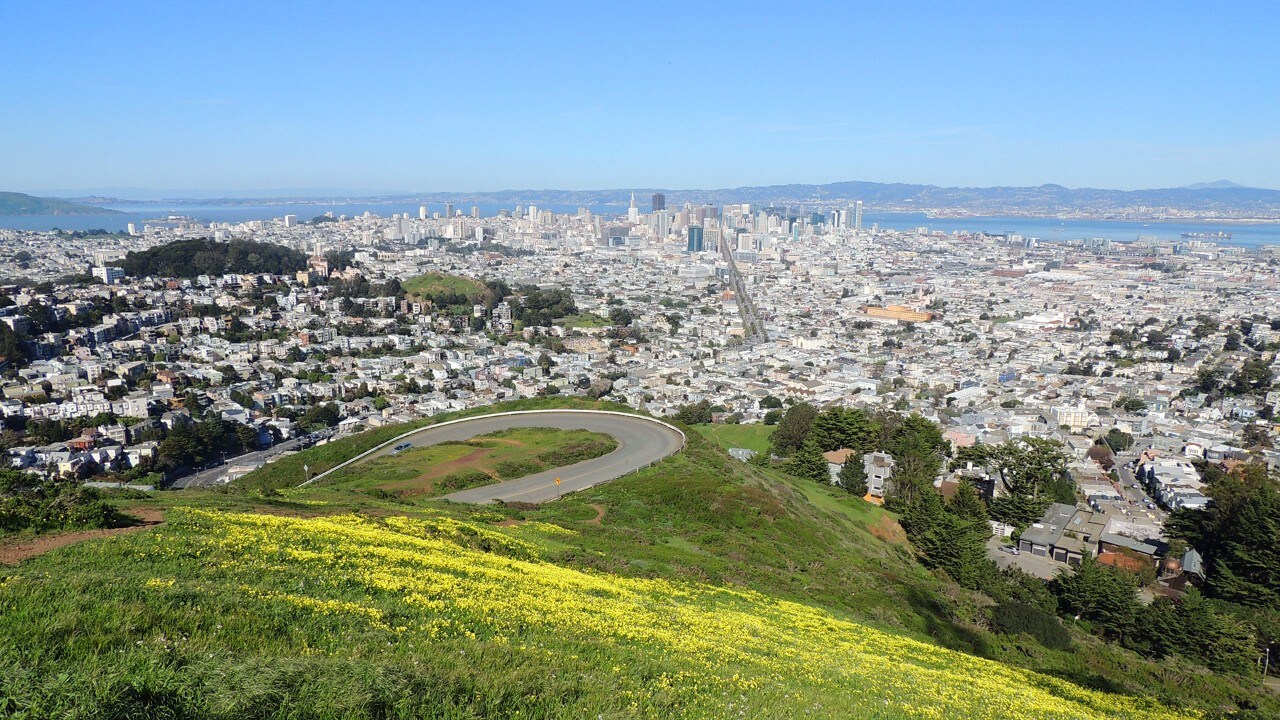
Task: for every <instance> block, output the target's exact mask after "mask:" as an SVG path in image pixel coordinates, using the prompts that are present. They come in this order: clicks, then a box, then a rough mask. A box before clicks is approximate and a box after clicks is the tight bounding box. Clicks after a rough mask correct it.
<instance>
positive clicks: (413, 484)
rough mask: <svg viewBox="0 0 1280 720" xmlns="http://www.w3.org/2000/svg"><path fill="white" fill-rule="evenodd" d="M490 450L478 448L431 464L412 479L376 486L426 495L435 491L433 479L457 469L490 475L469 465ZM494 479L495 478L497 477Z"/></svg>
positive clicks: (408, 495)
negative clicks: (451, 458) (429, 467)
mask: <svg viewBox="0 0 1280 720" xmlns="http://www.w3.org/2000/svg"><path fill="white" fill-rule="evenodd" d="M491 452H493V448H487V447H486V448H478V449H476V450H473V451H471V452H469V453H467V454H466V455H463V456H462V457H460V458H456V459H454V460H450V461H448V462H443V463H439V464H437V465H432V466H431V469H430V470H428V471H427V472H425V473H423V474H422V475H419V476H418V477H416V478H414V479H412V480H401V481H399V482H393V483H385V484H383V485H380V486H378V487H379V489H381V490H387V491H388V492H393V493H396V494H398V495H401V496H402V497H414V496H418V495H428V494H430V493H432V492H435V483H434V482H432V481H433V480H438V479H440V478H442V477H445V476H446V475H449V474H451V473H453V472H455V471H458V470H479V471H480V472H482V473H485V474H486V475H489V476H492V475H493V473H492V472H490V471H489V470H487V469H485V468H473V467H469V466H472V465H476V464H478V463H479V462H480V461H481V460H483V459H484V458H485V457H486V456H487V455H489V453H491ZM494 479H495V480H496V479H497V478H494Z"/></svg>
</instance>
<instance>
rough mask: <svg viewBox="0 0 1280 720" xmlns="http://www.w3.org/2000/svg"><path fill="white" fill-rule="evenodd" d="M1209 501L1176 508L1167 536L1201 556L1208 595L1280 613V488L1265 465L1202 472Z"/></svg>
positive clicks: (1168, 522)
mask: <svg viewBox="0 0 1280 720" xmlns="http://www.w3.org/2000/svg"><path fill="white" fill-rule="evenodd" d="M1205 478H1206V479H1208V480H1209V488H1208V493H1207V494H1208V495H1209V497H1210V499H1211V500H1212V502H1210V503H1209V506H1208V507H1207V508H1205V509H1203V510H1187V509H1185V508H1183V509H1178V510H1175V511H1174V512H1173V514H1172V515H1170V516H1169V519H1168V521H1167V522H1166V523H1165V532H1166V533H1168V535H1169V537H1172V538H1181V539H1183V540H1186V541H1187V542H1188V543H1190V544H1191V545H1192V546H1193V547H1195V548H1196V550H1198V551H1199V552H1200V554H1201V555H1202V556H1203V557H1204V561H1205V568H1206V575H1207V577H1206V586H1205V589H1206V592H1208V594H1209V595H1211V596H1212V597H1216V598H1221V599H1223V600H1229V601H1231V602H1235V603H1239V604H1241V605H1246V606H1250V607H1265V608H1270V609H1272V610H1280V490H1277V486H1276V481H1275V479H1274V478H1272V477H1271V476H1270V475H1269V473H1268V472H1267V469H1266V467H1265V466H1263V465H1260V464H1256V463H1254V464H1249V465H1245V466H1243V469H1242V470H1240V471H1239V472H1234V473H1215V474H1212V475H1211V474H1210V473H1208V472H1206V473H1205Z"/></svg>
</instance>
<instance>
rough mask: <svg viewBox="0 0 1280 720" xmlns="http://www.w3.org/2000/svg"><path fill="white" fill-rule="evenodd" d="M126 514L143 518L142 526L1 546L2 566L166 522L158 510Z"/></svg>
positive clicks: (52, 536)
mask: <svg viewBox="0 0 1280 720" xmlns="http://www.w3.org/2000/svg"><path fill="white" fill-rule="evenodd" d="M125 512H126V513H128V514H130V515H133V516H135V517H138V518H141V519H142V524H140V525H131V526H129V527H122V528H108V529H104V530H76V531H74V532H65V533H58V534H57V535H46V536H44V537H38V538H35V539H33V540H27V541H24V542H18V543H12V544H0V565H17V564H18V563H20V562H22V561H23V560H26V559H27V558H31V557H35V556H36V555H43V554H44V553H47V552H49V551H50V550H56V549H58V548H60V547H66V546H68V545H74V544H76V543H78V542H81V541H83V540H96V539H97V538H104V537H111V536H112V535H124V534H126V533H134V532H138V531H140V530H147V529H149V528H153V527H155V526H157V525H159V524H161V523H163V522H164V511H163V510H160V509H158V508H150V507H144V508H130V509H128V510H126V511H125Z"/></svg>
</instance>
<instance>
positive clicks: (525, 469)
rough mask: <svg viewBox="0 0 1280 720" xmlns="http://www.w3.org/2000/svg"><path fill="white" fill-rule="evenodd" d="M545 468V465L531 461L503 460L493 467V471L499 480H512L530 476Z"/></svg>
mask: <svg viewBox="0 0 1280 720" xmlns="http://www.w3.org/2000/svg"><path fill="white" fill-rule="evenodd" d="M545 468H546V466H545V465H543V464H542V463H539V462H535V461H533V460H503V461H502V462H500V463H498V464H497V465H495V466H494V468H493V469H494V470H496V471H497V473H498V477H499V478H500V479H502V480H512V479H515V478H521V477H524V476H525V475H532V474H534V473H536V472H539V471H541V470H543V469H545Z"/></svg>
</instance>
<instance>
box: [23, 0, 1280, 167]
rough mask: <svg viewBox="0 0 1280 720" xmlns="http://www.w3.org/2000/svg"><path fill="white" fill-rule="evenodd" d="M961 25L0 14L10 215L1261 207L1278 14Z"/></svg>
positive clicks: (1278, 92)
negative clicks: (1162, 191) (1094, 197)
mask: <svg viewBox="0 0 1280 720" xmlns="http://www.w3.org/2000/svg"><path fill="white" fill-rule="evenodd" d="M955 5H960V3H902V4H899V3H886V2H877V3H868V4H867V5H866V6H864V7H856V6H855V4H854V3H844V2H830V3H813V2H786V3H782V2H774V3H763V2H760V3H756V2H732V3H716V2H706V3H676V2H671V3H668V2H628V3H603V2H583V3H571V2H553V3H484V2H400V3H397V2H381V3H368V4H365V3H351V2H343V3H337V2H333V3H300V2H289V3H285V2H244V3H240V2H203V3H195V2H191V3H189V2H172V3H161V2H149V3H143V2H130V1H129V0H120V1H118V2H112V3H106V2H102V3H99V2H86V1H84V0H81V1H79V2H59V1H56V0H54V1H45V0H41V1H40V2H22V3H17V2H4V3H0V189H15V190H23V191H37V190H45V189H55V188H57V189H61V188H66V189H83V188H109V187H137V188H167V189H173V188H182V189H250V188H254V189H256V188H264V189H270V188H304V187H314V188H351V189H364V190H383V189H386V190H406V191H433V190H498V189H506V188H570V189H589V188H617V187H644V186H658V187H669V188H690V187H731V186H737V185H749V184H752V185H754V184H778V183H790V182H829V181H836V180H851V179H858V180H874V181H883V182H894V181H900V182H925V183H936V184H941V185H1029V184H1040V183H1046V182H1054V183H1061V184H1064V185H1069V186H1092V187H1116V188H1137V187H1168V186H1177V185H1184V184H1188V183H1192V182H1198V181H1209V180H1217V179H1222V178H1226V179H1230V180H1234V181H1236V182H1240V183H1244V184H1248V185H1255V186H1263V187H1272V188H1276V187H1280V43H1277V41H1276V32H1277V29H1280V6H1277V5H1276V4H1274V3H1253V4H1243V3H1241V4H1219V3H1205V2H1197V3H1190V2H1185V3H1130V2H1114V1H1113V2H1085V3H1081V2H1074V3H1054V4H1050V3H1039V2H1026V3H1021V2H992V3H969V4H968V7H967V9H963V10H957V9H955V7H954V6H955ZM544 6H545V7H544Z"/></svg>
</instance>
